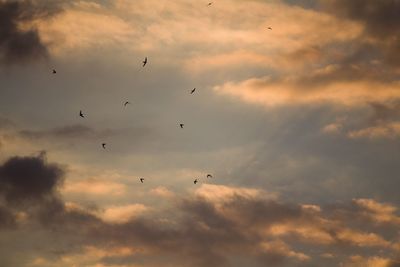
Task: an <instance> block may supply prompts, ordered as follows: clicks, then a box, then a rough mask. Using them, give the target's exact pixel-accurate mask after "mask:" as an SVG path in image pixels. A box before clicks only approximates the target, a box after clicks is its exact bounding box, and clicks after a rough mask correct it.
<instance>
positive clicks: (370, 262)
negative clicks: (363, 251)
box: [342, 255, 400, 267]
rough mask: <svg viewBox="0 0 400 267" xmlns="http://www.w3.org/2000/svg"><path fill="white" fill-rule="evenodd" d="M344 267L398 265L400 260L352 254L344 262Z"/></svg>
mask: <svg viewBox="0 0 400 267" xmlns="http://www.w3.org/2000/svg"><path fill="white" fill-rule="evenodd" d="M342 266H344V267H397V266H400V262H398V261H393V260H391V259H388V258H383V257H378V256H376V257H362V256H360V255H354V256H351V257H350V258H349V259H348V261H347V262H345V263H344V264H342Z"/></svg>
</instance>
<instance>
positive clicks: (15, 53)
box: [0, 0, 61, 63]
mask: <svg viewBox="0 0 400 267" xmlns="http://www.w3.org/2000/svg"><path fill="white" fill-rule="evenodd" d="M57 3H58V1H54V2H53V3H49V2H47V1H46V2H45V3H44V2H43V3H41V4H37V2H32V1H29V0H26V1H4V0H3V1H0V25H1V28H0V56H1V60H2V61H4V62H6V63H21V62H27V61H34V60H39V59H44V58H46V57H47V56H48V50H47V47H46V44H44V43H43V41H42V40H41V38H40V35H39V33H38V30H37V29H36V28H35V27H33V25H31V24H32V22H33V21H34V20H36V19H46V18H48V17H50V16H52V15H54V14H56V13H58V12H60V10H61V9H60V6H59V5H58V4H57ZM21 24H24V26H28V27H29V28H28V29H23V28H21ZM25 24H26V25H25Z"/></svg>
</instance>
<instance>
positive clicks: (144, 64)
mask: <svg viewBox="0 0 400 267" xmlns="http://www.w3.org/2000/svg"><path fill="white" fill-rule="evenodd" d="M146 64H147V57H145V58H144V60H143V67H144V66H146Z"/></svg>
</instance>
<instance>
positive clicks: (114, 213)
mask: <svg viewBox="0 0 400 267" xmlns="http://www.w3.org/2000/svg"><path fill="white" fill-rule="evenodd" d="M146 210H148V208H147V207H146V206H144V205H142V204H130V205H125V206H111V207H107V208H105V209H104V210H103V211H102V212H100V213H99V217H100V218H101V219H102V220H104V221H105V222H107V223H117V224H118V223H119V224H121V223H127V222H129V221H131V220H132V219H133V218H134V217H135V216H138V215H140V214H142V213H143V212H145V211H146Z"/></svg>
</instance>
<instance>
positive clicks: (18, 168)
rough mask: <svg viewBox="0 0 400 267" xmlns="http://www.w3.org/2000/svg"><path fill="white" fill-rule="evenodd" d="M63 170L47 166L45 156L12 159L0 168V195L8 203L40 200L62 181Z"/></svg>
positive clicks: (53, 190) (51, 192)
mask: <svg viewBox="0 0 400 267" xmlns="http://www.w3.org/2000/svg"><path fill="white" fill-rule="evenodd" d="M63 174H64V172H63V170H62V169H61V168H60V167H59V166H57V165H54V164H48V163H47V162H46V159H45V155H43V154H42V155H40V156H38V157H12V158H10V159H8V160H7V161H6V162H4V163H3V164H2V165H1V166H0V185H1V189H0V194H2V195H4V196H5V198H6V200H7V201H8V202H11V203H12V202H19V201H32V200H33V201H34V200H42V199H44V198H46V197H49V196H52V195H53V194H54V193H55V192H56V190H57V187H58V186H59V185H60V184H61V183H62V181H63Z"/></svg>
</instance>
